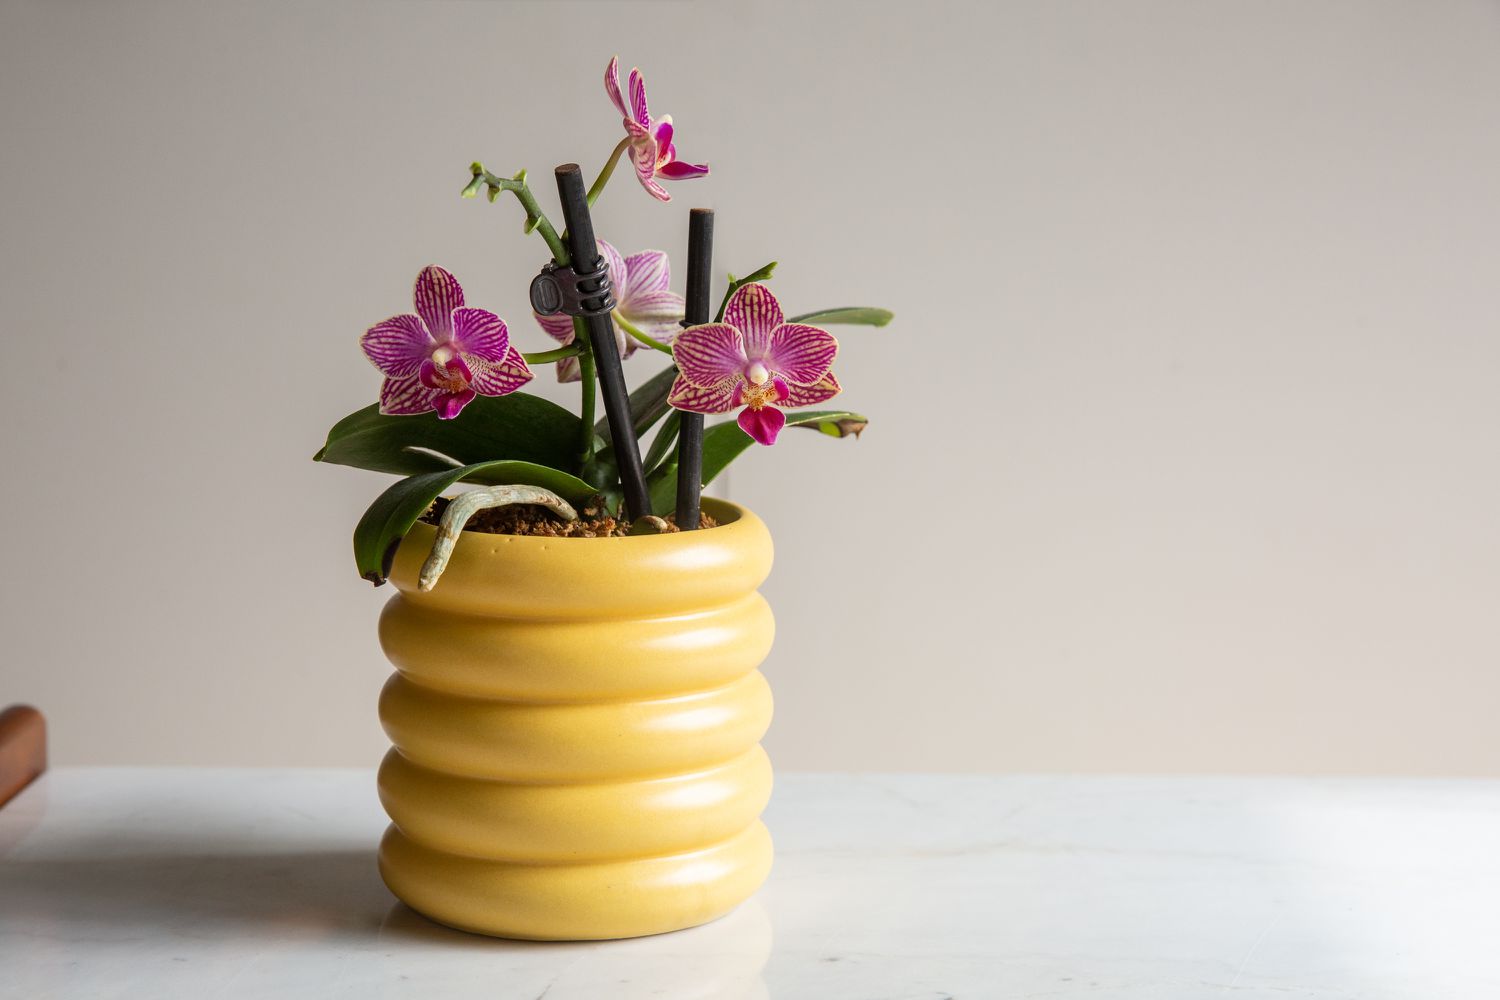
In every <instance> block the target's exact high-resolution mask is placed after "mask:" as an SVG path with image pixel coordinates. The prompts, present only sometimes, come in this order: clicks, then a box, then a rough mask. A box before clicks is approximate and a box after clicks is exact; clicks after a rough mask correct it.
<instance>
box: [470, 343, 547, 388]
mask: <svg viewBox="0 0 1500 1000" xmlns="http://www.w3.org/2000/svg"><path fill="white" fill-rule="evenodd" d="M471 360H472V361H473V368H474V377H473V382H472V384H473V386H474V389H475V391H476V392H478V393H479V394H480V395H481V396H507V395H509V394H510V393H513V392H515V391H516V390H517V389H519V388H521V386H523V385H525V384H526V383H527V382H530V381H531V380H532V379H533V378H534V377H535V376H534V374H533V373H532V371H531V369H530V368H528V367H527V365H526V359H525V358H523V357H521V352H520V351H518V350H516V349H515V348H514V347H512V348H510V350H509V351H508V352H507V353H506V355H505V359H504V360H503V361H500V362H498V363H496V362H493V361H487V360H483V359H477V358H476V359H471Z"/></svg>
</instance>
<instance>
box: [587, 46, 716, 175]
mask: <svg viewBox="0 0 1500 1000" xmlns="http://www.w3.org/2000/svg"><path fill="white" fill-rule="evenodd" d="M604 89H605V91H606V92H608V94H609V99H610V100H612V101H614V102H615V107H616V108H618V109H619V111H620V114H621V115H623V116H624V125H625V132H626V134H627V135H629V137H630V159H631V161H632V162H633V163H634V164H635V176H636V178H637V179H638V180H639V181H640V182H641V187H643V188H645V189H646V190H647V191H648V192H650V193H651V195H652V197H654V198H658V199H660V200H662V201H671V200H672V196H671V195H669V194H667V191H666V189H665V188H663V187H662V186H661V185H660V184H658V183H657V182H656V178H658V177H664V178H666V179H667V180H669V181H682V180H687V179H688V178H690V177H702V176H703V175H704V174H706V173H708V164H706V163H684V162H683V161H682V160H679V159H678V158H677V147H676V146H674V145H673V144H672V116H671V115H662V116H661V117H660V118H658V119H656V120H655V121H653V120H652V118H651V110H650V108H648V107H647V106H646V80H645V78H644V77H642V76H641V71H640V70H638V69H632V70H631V71H630V103H629V104H628V105H627V104H626V103H625V98H624V96H623V95H621V93H620V59H619V57H618V56H616V57H615V58H613V59H611V60H610V61H609V68H608V69H606V70H605V71H604Z"/></svg>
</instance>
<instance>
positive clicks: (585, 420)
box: [573, 316, 599, 470]
mask: <svg viewBox="0 0 1500 1000" xmlns="http://www.w3.org/2000/svg"><path fill="white" fill-rule="evenodd" d="M573 336H574V337H575V338H577V339H576V340H575V346H576V345H577V344H586V343H588V331H587V330H586V329H585V328H584V323H583V318H582V317H578V316H575V317H574V318H573ZM578 375H579V378H578V381H579V383H580V387H581V388H582V390H583V400H582V403H583V405H582V407H581V408H582V410H583V412H582V413H581V414H580V419H579V422H578V426H579V434H580V436H581V438H582V439H581V440H580V441H579V442H578V467H579V468H580V469H584V470H587V469H588V466H589V464H590V463H591V462H593V460H594V407H595V405H596V404H597V402H598V396H599V390H598V381H599V373H598V370H597V368H596V367H595V365H594V354H593V352H592V351H590V350H588V349H587V348H581V349H580V351H579V354H578Z"/></svg>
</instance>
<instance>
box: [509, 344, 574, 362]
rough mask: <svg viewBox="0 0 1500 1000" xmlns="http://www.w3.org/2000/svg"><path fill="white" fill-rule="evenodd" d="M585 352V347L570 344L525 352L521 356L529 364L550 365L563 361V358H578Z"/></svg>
mask: <svg viewBox="0 0 1500 1000" xmlns="http://www.w3.org/2000/svg"><path fill="white" fill-rule="evenodd" d="M582 353H583V348H582V347H579V346H578V345H577V344H569V345H568V346H567V347H559V348H556V349H554V350H551V351H536V352H533V353H530V354H525V353H523V354H522V355H521V357H523V358H525V359H526V363H527V364H528V365H550V364H553V363H555V362H558V361H561V360H562V359H563V358H576V357H578V356H579V355H580V354H582Z"/></svg>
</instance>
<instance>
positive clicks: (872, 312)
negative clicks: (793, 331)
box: [787, 306, 896, 326]
mask: <svg viewBox="0 0 1500 1000" xmlns="http://www.w3.org/2000/svg"><path fill="white" fill-rule="evenodd" d="M895 318H896V314H895V313H893V312H891V311H890V310H889V309H876V308H874V307H872V306H847V307H845V308H843V309H819V310H818V311H817V312H810V313H803V314H802V315H801V316H793V317H792V318H791V319H789V320H787V322H788V323H811V324H813V325H814V326H817V325H818V324H832V323H847V324H851V325H855V326H885V325H886V324H887V323H889V322H890V321H891V320H893V319H895Z"/></svg>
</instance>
